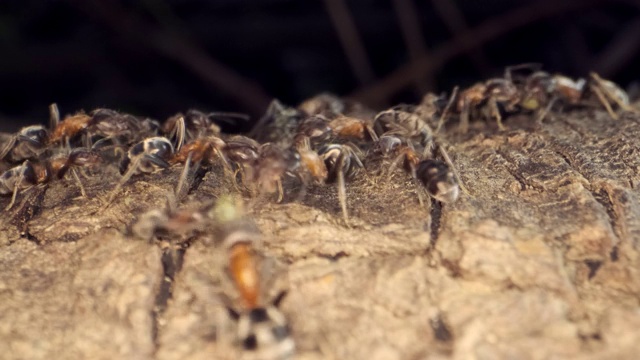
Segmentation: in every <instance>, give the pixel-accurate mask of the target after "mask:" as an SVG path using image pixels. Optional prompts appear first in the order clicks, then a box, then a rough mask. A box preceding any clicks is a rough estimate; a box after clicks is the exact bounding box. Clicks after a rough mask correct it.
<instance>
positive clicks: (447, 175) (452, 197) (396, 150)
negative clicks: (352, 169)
mask: <svg viewBox="0 0 640 360" xmlns="http://www.w3.org/2000/svg"><path fill="white" fill-rule="evenodd" d="M438 149H439V150H440V153H441V155H442V156H443V157H444V159H445V161H444V162H443V161H440V160H436V159H434V158H432V157H430V158H427V159H424V160H423V159H421V156H420V154H418V153H417V152H416V151H415V149H414V148H413V146H412V145H411V143H410V142H408V143H406V144H405V143H404V141H403V140H401V139H400V138H398V137H396V136H393V135H386V134H385V135H382V136H381V137H380V140H379V141H378V143H377V144H376V146H375V147H374V153H378V154H380V155H382V156H383V157H393V158H394V160H393V161H392V163H391V165H390V166H389V170H388V171H389V176H391V171H393V169H395V167H396V166H398V164H399V163H400V162H402V163H403V168H404V170H405V171H406V172H407V173H408V174H409V175H410V176H411V178H412V179H413V180H414V181H419V182H420V183H422V185H424V187H425V189H426V190H427V193H428V194H429V196H430V197H432V198H434V199H436V200H438V201H440V202H443V203H453V202H455V201H456V200H457V198H458V195H459V192H460V188H461V186H460V185H459V184H460V182H459V181H458V178H459V177H458V175H457V172H456V171H455V167H454V166H453V163H452V162H451V159H450V158H449V156H448V154H447V153H446V151H445V150H444V149H443V148H442V147H441V146H438ZM416 185H420V184H416ZM417 194H418V201H419V203H420V205H421V206H423V205H424V200H423V198H422V195H421V192H420V191H418V192H417Z"/></svg>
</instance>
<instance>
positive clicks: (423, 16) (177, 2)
mask: <svg viewBox="0 0 640 360" xmlns="http://www.w3.org/2000/svg"><path fill="white" fill-rule="evenodd" d="M639 10H640V1H631V0H601V1H597V0H575V1H570V0H564V1H563V0H551V1H547V0H538V1H523V0H464V1H453V0H360V1H356V0H348V1H347V0H252V1H249V0H209V1H205V0H138V1H123V0H104V1H102V0H68V1H63V0H59V1H56V0H2V1H0V84H1V85H0V92H1V93H0V130H3V131H15V130H17V129H18V128H19V127H20V126H24V125H26V124H29V123H35V122H42V123H46V121H47V117H48V115H47V106H48V104H49V103H51V102H57V103H58V105H59V107H60V110H61V112H62V113H63V114H66V113H70V112H75V111H76V110H80V109H85V110H90V109H92V108H96V107H110V108H114V109H118V110H121V111H126V112H131V113H134V114H139V115H147V116H151V117H153V118H157V119H161V120H164V119H165V118H166V117H167V116H169V115H172V114H174V113H176V112H178V111H184V110H186V109H188V108H191V107H195V108H198V109H202V110H218V111H240V112H245V113H248V114H250V115H252V117H253V118H254V119H255V118H256V117H259V115H260V114H261V113H262V112H263V111H264V109H265V108H266V106H267V104H268V102H269V101H270V100H271V99H272V98H278V99H280V100H282V101H283V102H285V103H289V104H297V103H298V102H300V101H301V100H303V99H305V98H307V97H310V96H312V95H314V94H316V93H318V92H321V91H330V92H334V93H336V94H339V95H343V96H351V97H354V98H357V99H359V100H362V101H364V102H366V103H367V104H369V105H370V106H373V107H374V108H382V107H384V106H386V105H389V104H392V103H397V102H415V101H417V100H418V99H419V98H420V94H423V93H424V92H425V91H435V92H441V91H449V90H450V89H451V88H452V87H453V86H454V85H463V86H464V85H469V84H471V83H473V82H475V81H477V80H480V79H484V78H487V77H490V76H495V75H500V74H501V73H502V71H503V68H504V66H505V65H510V64H518V63H523V62H532V61H535V62H541V63H544V64H545V68H546V69H547V70H549V71H551V72H562V73H566V74H568V75H570V76H576V77H577V76H585V75H587V74H588V72H589V71H590V70H595V71H598V72H599V73H600V74H601V75H603V76H605V77H609V78H611V79H613V80H615V81H616V82H618V83H620V84H622V85H623V86H625V87H628V86H631V87H633V86H635V82H634V81H635V80H636V79H638V75H639V69H640V68H639V67H638V66H637V64H638V63H639V60H640V12H639ZM245 127H246V126H245Z"/></svg>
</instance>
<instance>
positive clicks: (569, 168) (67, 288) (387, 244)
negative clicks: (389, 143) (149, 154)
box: [0, 111, 640, 360]
mask: <svg viewBox="0 0 640 360" xmlns="http://www.w3.org/2000/svg"><path fill="white" fill-rule="evenodd" d="M507 125H508V127H509V130H508V131H504V132H497V131H496V130H495V125H494V124H484V123H476V124H474V126H475V127H474V128H473V129H472V131H470V132H469V134H467V135H460V134H456V133H455V132H453V131H452V132H450V133H448V134H446V135H444V136H443V137H441V138H440V139H441V141H442V142H443V143H445V144H446V148H447V149H448V151H449V153H450V155H451V156H452V159H453V162H454V163H455V164H456V166H457V169H458V171H459V173H460V175H461V178H462V180H463V182H464V184H465V186H466V188H467V189H468V192H469V193H468V194H464V195H462V196H461V198H460V199H459V200H458V201H457V202H456V203H455V204H453V205H445V206H440V205H439V204H432V206H427V207H421V206H420V205H419V204H418V201H417V197H416V193H415V188H414V185H413V183H412V182H411V181H410V180H409V179H408V178H407V176H406V175H405V174H403V173H402V172H400V171H396V172H395V173H394V175H393V176H392V177H391V178H390V179H387V177H386V176H380V175H376V174H375V172H373V171H368V172H367V174H366V175H365V174H362V173H361V174H360V176H359V177H358V178H357V179H356V180H354V181H353V182H350V183H349V184H348V190H347V191H348V203H349V209H350V213H351V216H352V218H353V219H352V222H351V226H350V227H346V226H345V225H344V224H343V222H342V220H341V214H340V207H339V204H338V200H337V192H336V189H335V187H333V186H325V187H316V188H311V189H308V191H307V193H306V195H305V197H304V198H303V199H302V200H301V201H297V200H296V195H297V193H295V192H292V193H291V194H289V195H288V196H287V198H286V199H285V202H284V203H282V204H276V203H274V202H273V201H271V199H265V198H259V199H250V200H248V210H249V212H250V214H251V215H252V216H253V217H255V219H256V221H257V223H258V225H259V227H260V229H261V231H262V232H263V234H264V243H263V244H262V247H261V249H262V251H263V252H264V253H265V256H266V257H267V258H268V259H271V260H272V261H271V265H270V266H269V268H268V269H266V270H265V273H267V274H269V275H270V278H271V281H270V284H271V285H272V286H270V287H269V289H268V290H267V291H268V292H275V289H278V288H287V289H289V295H288V296H287V298H286V299H285V300H284V302H283V303H282V310H283V311H284V313H285V314H286V315H287V316H288V319H289V321H290V324H291V328H292V332H293V335H294V338H295V340H296V343H297V348H298V356H297V358H299V359H369V360H372V359H423V358H429V359H551V358H558V359H562V358H575V359H611V358H617V359H625V358H628V359H632V358H636V357H637V354H638V351H639V350H640V345H639V344H640V332H638V331H637V329H638V328H639V327H640V307H639V299H640V253H639V251H638V246H639V244H638V242H639V241H640V203H639V202H640V193H639V192H638V190H637V185H638V181H639V180H640V177H639V171H640V156H639V155H640V153H639V151H640V145H639V144H640V143H639V142H638V139H639V138H640V119H639V118H638V117H635V116H633V115H631V114H624V115H623V116H621V118H620V120H617V121H614V120H611V119H610V118H609V117H608V116H607V114H606V113H604V112H599V111H595V112H592V111H583V112H573V113H570V114H568V115H562V116H560V115H557V114H554V115H549V116H548V117H547V119H546V120H545V122H544V123H543V124H542V125H540V126H535V125H534V124H532V123H531V120H530V118H529V117H525V116H522V117H513V118H510V119H509V120H508V122H507ZM180 172H181V169H180V168H177V167H176V168H172V169H169V170H167V171H164V172H162V173H157V174H153V175H151V176H145V177H137V178H134V180H132V181H130V182H129V183H128V184H127V185H126V186H125V188H124V190H123V193H122V194H121V196H119V197H118V199H117V200H116V201H115V202H114V204H113V205H112V206H111V207H109V208H108V209H107V210H105V211H98V210H99V208H100V206H101V205H102V201H103V200H104V199H103V198H104V197H105V194H106V193H107V192H108V191H110V189H111V188H112V187H113V186H114V184H115V183H116V182H117V179H118V177H117V175H116V171H115V169H110V170H108V171H106V172H105V173H101V174H100V175H99V176H93V177H90V178H89V179H87V180H83V181H84V183H85V186H86V189H87V193H88V194H89V197H88V198H82V197H79V190H78V188H77V187H76V186H75V185H74V183H73V182H72V181H59V182H54V183H51V184H50V185H49V186H48V187H47V188H43V187H37V188H32V189H30V190H28V191H26V192H25V193H23V194H21V195H20V197H19V201H18V204H17V206H16V207H15V208H14V209H13V210H11V211H10V212H5V213H3V215H2V219H1V222H0V349H1V350H2V354H3V355H2V357H3V358H5V359H53V358H57V359H89V358H90V359H116V358H117V359H218V358H220V359H223V358H228V359H234V358H237V357H238V356H239V355H240V354H239V353H238V350H237V349H236V347H235V346H234V344H233V338H234V334H233V332H232V331H231V328H232V327H231V324H230V320H229V319H228V317H227V313H226V311H225V307H224V302H223V300H222V299H223V298H222V297H221V294H229V293H230V291H231V292H232V291H233V289H232V288H230V286H229V283H228V279H227V277H226V276H225V273H224V271H223V270H222V268H221V266H220V265H219V264H220V263H221V261H222V260H221V258H220V257H221V256H222V255H221V252H220V249H217V248H216V247H215V246H213V245H212V244H213V242H212V241H211V239H209V238H208V236H201V237H199V238H196V239H192V240H191V241H190V246H188V248H186V249H185V250H184V251H182V250H181V251H177V252H175V251H173V252H171V251H164V252H163V250H162V249H161V248H160V247H159V246H158V245H157V244H151V243H147V242H145V241H141V240H135V239H133V238H131V237H129V236H127V235H126V228H127V226H128V225H129V224H130V223H131V222H132V221H133V219H134V218H135V217H136V216H137V215H139V214H141V213H142V212H144V211H146V210H148V209H151V208H154V207H155V208H157V207H163V206H165V199H166V194H167V193H168V192H169V191H171V190H172V188H173V186H174V185H175V183H176V181H177V178H178V176H179V174H180ZM200 175H201V174H200ZM190 180H192V183H191V188H190V191H189V193H188V194H187V195H185V196H184V197H183V198H182V199H180V203H181V206H195V205H197V204H198V203H203V202H206V201H208V200H210V199H214V198H216V197H217V196H219V195H220V194H224V193H227V192H235V191H236V190H235V189H234V187H233V186H232V185H231V184H230V183H229V181H228V180H226V178H225V176H224V175H223V174H222V172H221V171H218V170H213V171H210V172H208V173H206V174H205V175H204V177H203V178H200V177H199V176H195V177H192V178H190ZM7 203H8V199H6V198H3V199H0V206H2V207H4V206H6V204H7ZM194 204H195V205H194ZM230 296H231V298H233V294H232V295H230Z"/></svg>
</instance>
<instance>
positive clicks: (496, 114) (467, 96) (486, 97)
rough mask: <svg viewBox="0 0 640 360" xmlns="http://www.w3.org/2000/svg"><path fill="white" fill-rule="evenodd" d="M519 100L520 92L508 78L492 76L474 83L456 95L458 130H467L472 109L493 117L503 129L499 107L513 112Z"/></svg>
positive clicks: (464, 131)
mask: <svg viewBox="0 0 640 360" xmlns="http://www.w3.org/2000/svg"><path fill="white" fill-rule="evenodd" d="M519 102H520V92H519V91H518V88H517V87H516V86H515V84H514V83H513V82H512V81H511V80H509V79H501V78H494V79H489V80H487V81H485V82H484V83H476V84H475V85H473V86H471V87H470V88H468V89H465V90H462V91H461V92H460V94H459V96H458V101H457V104H456V110H457V111H458V112H459V113H460V131H461V132H463V133H466V132H467V131H468V130H469V118H470V116H471V112H472V111H473V110H480V111H481V112H482V113H485V114H486V115H487V117H489V118H492V119H495V120H496V123H497V124H498V128H499V129H500V130H505V127H504V125H503V124H502V115H501V113H500V107H502V108H503V109H504V110H505V111H506V112H513V111H515V110H516V105H518V104H519Z"/></svg>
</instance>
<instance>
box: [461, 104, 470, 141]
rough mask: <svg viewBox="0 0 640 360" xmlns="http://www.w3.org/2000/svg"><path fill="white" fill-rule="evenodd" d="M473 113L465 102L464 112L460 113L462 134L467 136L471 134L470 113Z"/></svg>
mask: <svg viewBox="0 0 640 360" xmlns="http://www.w3.org/2000/svg"><path fill="white" fill-rule="evenodd" d="M470 111H471V108H470V105H469V103H468V101H466V100H465V101H464V104H463V105H462V111H461V112H460V127H459V129H460V132H461V133H463V134H466V133H467V132H469V112H470Z"/></svg>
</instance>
